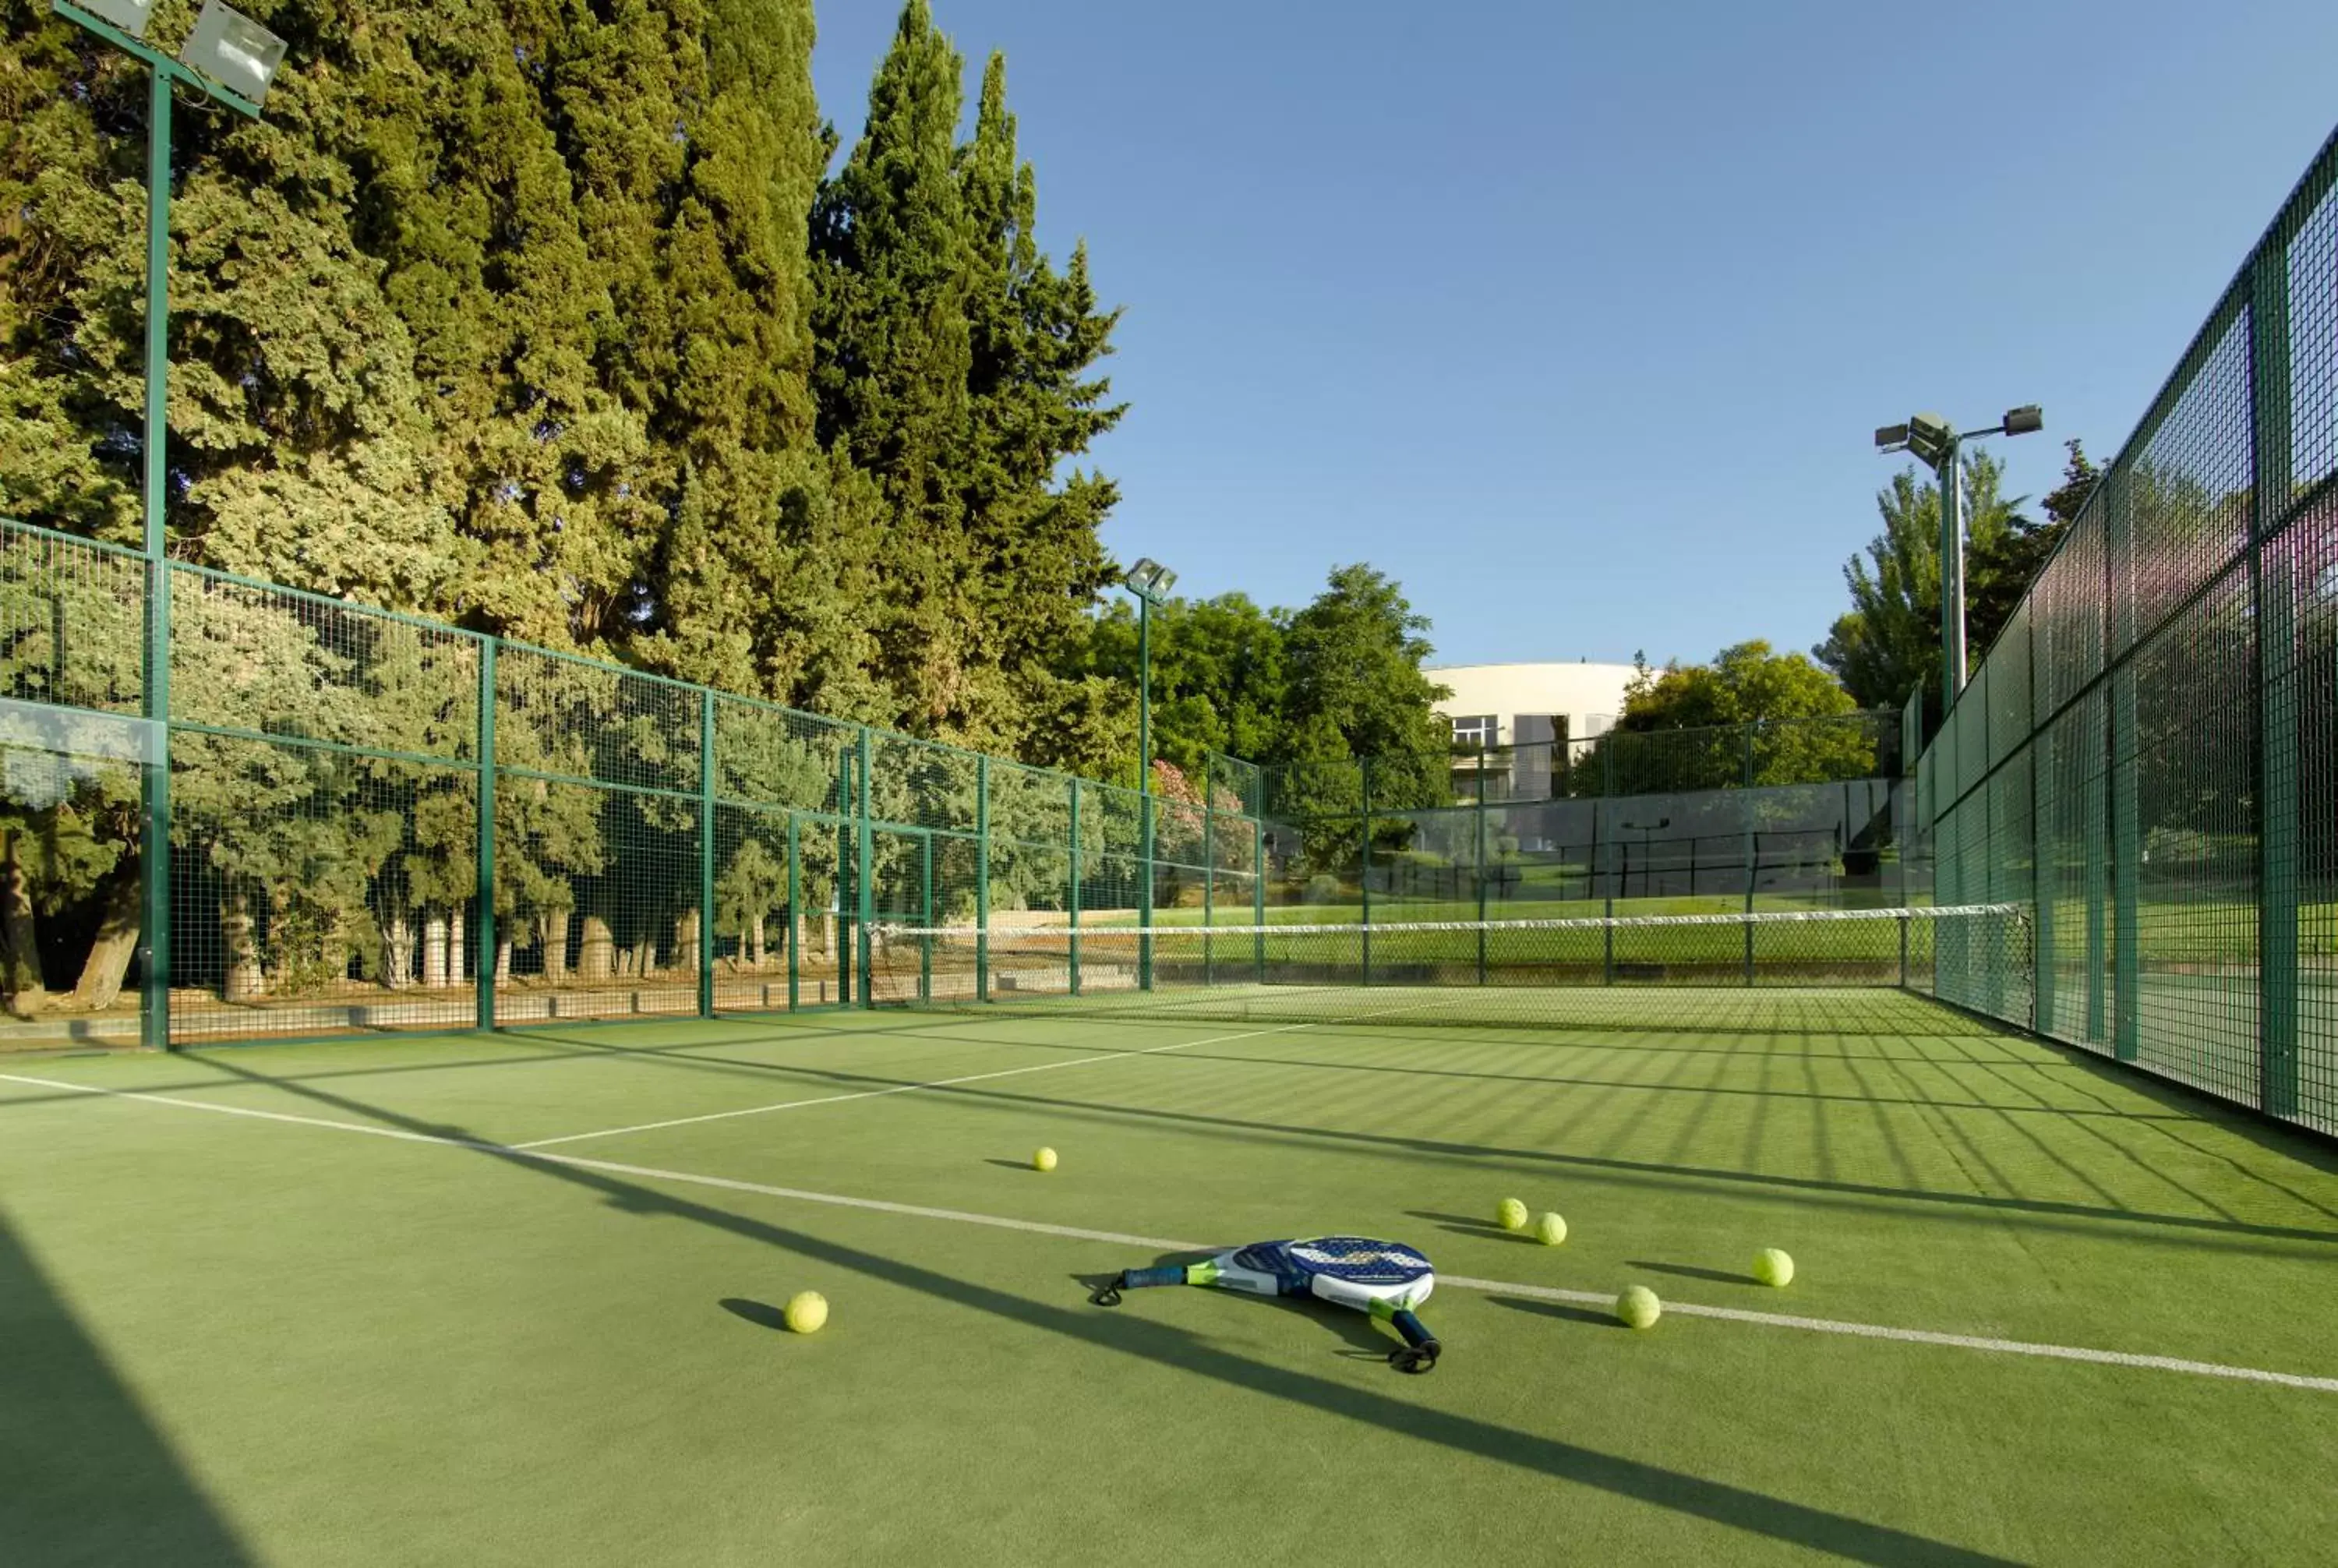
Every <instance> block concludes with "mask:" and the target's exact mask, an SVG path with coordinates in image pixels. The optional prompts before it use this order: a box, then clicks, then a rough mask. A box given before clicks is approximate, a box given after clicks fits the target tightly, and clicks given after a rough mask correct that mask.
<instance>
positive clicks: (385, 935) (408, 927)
mask: <svg viewBox="0 0 2338 1568" xmlns="http://www.w3.org/2000/svg"><path fill="white" fill-rule="evenodd" d="M381 983H382V984H383V985H387V986H388V987H389V988H390V989H391V990H393V991H403V990H405V989H406V988H407V987H408V985H413V984H414V921H413V918H412V916H409V915H408V914H407V912H406V911H405V910H403V909H401V910H399V911H398V913H397V914H395V915H392V916H390V917H389V918H388V919H387V920H385V921H383V922H382V925H381Z"/></svg>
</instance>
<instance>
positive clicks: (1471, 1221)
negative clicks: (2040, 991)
mask: <svg viewBox="0 0 2338 1568" xmlns="http://www.w3.org/2000/svg"><path fill="white" fill-rule="evenodd" d="M1437 1003H1438V998H1437V997H1436V996H1435V995H1434V994H1432V993H1430V992H1427V991H1408V990H1407V989H1406V988H1403V987H1400V986H1399V987H1390V988H1389V989H1388V990H1386V991H1385V992H1384V993H1379V994H1376V995H1373V996H1372V997H1370V999H1369V1005H1358V1006H1357V1007H1356V1008H1355V1009H1354V1010H1353V1011H1352V1012H1351V1014H1348V1015H1345V1016H1341V1017H1338V1018H1336V1019H1330V1020H1325V1021H1308V1020H1307V1019H1304V1018H1302V1019H1301V1020H1300V1021H1297V1022H1278V1021H1277V1020H1276V1019H1275V1018H1273V1017H1272V1016H1259V1017H1253V1018H1249V1019H1223V1018H1213V1019H1203V1018H1179V1017H1175V1016H1174V1015H1170V1016H1157V1017H1141V1016H1116V1015H1109V1014H1081V1013H1077V1012H1071V1011H1067V1012H1065V1013H1063V1014H1056V1015H1029V1014H1020V1013H1013V1012H1008V1013H1004V1014H984V1013H982V1012H979V1011H968V1012H965V1013H939V1014H922V1013H902V1012H893V1011H874V1012H864V1011H850V1012H836V1013H829V1014H806V1015H799V1016H794V1017H790V1018H784V1019H779V1020H771V1021H762V1020H719V1021H712V1022H707V1021H697V1020H691V1021H683V1022H672V1023H649V1024H632V1025H617V1026H592V1025H577V1026H573V1027H567V1028H562V1027H557V1026H554V1027H545V1028H541V1029H534V1030H528V1031H524V1032H516V1033H506V1034H496V1035H464V1036H447V1037H427V1038H416V1037H403V1038H395V1039H385V1040H373V1041H368V1040H354V1041H343V1042H336V1043H329V1044H285V1045H264V1046H246V1047H236V1048H228V1049H221V1050H212V1051H199V1052H186V1053H182V1054H175V1055H168V1056H165V1055H136V1056H123V1055H88V1056H70V1055H65V1056H59V1055H49V1056H40V1057H30V1056H24V1057H17V1058H15V1059H13V1060H9V1061H5V1062H0V1194H5V1202H0V1220H5V1232H4V1233H0V1322H5V1326H6V1334H5V1343H6V1344H7V1345H8V1347H9V1350H8V1355H7V1360H8V1364H9V1366H10V1367H11V1374H10V1377H9V1379H8V1384H9V1389H8V1397H7V1398H6V1399H5V1403H0V1455H5V1475H6V1477H7V1481H8V1485H6V1487H5V1490H0V1541H5V1542H6V1543H7V1544H8V1547H7V1550H6V1551H5V1553H0V1555H5V1557H7V1558H8V1560H10V1561H12V1562H22V1563H42V1564H53V1563H127V1562H172V1563H323V1562H332V1563H484V1562H496V1563H584V1562H594V1563H616V1562H625V1563H724V1562H746V1561H751V1560H752V1561H754V1562H759V1563H771V1562H786V1561H791V1560H815V1561H840V1560H852V1561H861V1562H872V1563H874V1562H912V1561H914V1562H919V1563H957V1562H966V1563H997V1562H1008V1561H1021V1560H1027V1559H1030V1558H1033V1557H1046V1558H1048V1559H1055V1560H1061V1559H1065V1558H1068V1557H1071V1556H1073V1555H1075V1554H1076V1553H1089V1554H1092V1555H1093V1556H1094V1557H1095V1558H1096V1559H1098V1560H1131V1561H1146V1560H1150V1561H1174V1562H1187V1561H1201V1560H1205V1559H1207V1560H1223V1559H1225V1558H1228V1557H1237V1558H1242V1559H1245V1560H1252V1561H1291V1560H1295V1559H1299V1558H1301V1557H1309V1558H1316V1557H1322V1556H1326V1555H1329V1556H1335V1557H1344V1558H1350V1559H1352V1560H1354V1561H1357V1562H1360V1563H1381V1562H1393V1561H1405V1562H1440V1563H1442V1562H1451V1563H1462V1562H1476V1563H1486V1562H1592V1561H1598V1562H1616V1561H1637V1562H1649V1563H1677V1562H1697V1563H1791V1562H1804V1561H1828V1560H1834V1561H1852V1562H1862V1563H1999V1562H2024V1563H2027V1562H2053V1563H2134V1562H2138V1561H2140V1562H2170V1563H2173V1562H2185V1563H2206V1562H2302V1561H2308V1560H2313V1559H2314V1558H2315V1557H2316V1556H2318V1554H2319V1553H2321V1552H2322V1551H2323V1549H2324V1545H2325V1544H2326V1543H2324V1542H2323V1536H2324V1535H2325V1534H2326V1530H2327V1526H2328V1523H2329V1485H2328V1482H2329V1477H2330V1476H2331V1475H2333V1473H2338V1337H2333V1334H2332V1332H2331V1329H2332V1321H2331V1318H2330V1314H2329V1311H2328V1287H2327V1281H2328V1279H2329V1273H2330V1269H2331V1266H2332V1262H2333V1259H2338V1158H2333V1154H2332V1152H2331V1150H2330V1147H2329V1146H2328V1145H2327V1144H2326V1143H2323V1142H2316V1141H2314V1140H2313V1139H2311V1138H2310V1137H2308V1136H2306V1135H2304V1134H2302V1133H2292V1132H2285V1131H2283V1130H2280V1129H2277V1128H2274V1127H2273V1126H2271V1125H2270V1124H2268V1123H2266V1122H2264V1121H2262V1120H2260V1119H2257V1118H2254V1117H2252V1116H2249V1115H2247V1114H2245V1113H2244V1112H2239V1111H2235V1110H2226V1109H2225V1108H2222V1107H2219V1106H2217V1105H2215V1103H2212V1102H2209V1101H2207V1100H2205V1099H2203V1098H2200V1097H2197V1096H2195V1095H2192V1094H2190V1093H2185V1092H2182V1091H2178V1090H2175V1089H2171V1088H2166V1087H2163V1086H2161V1085H2159V1084H2157V1083H2154V1082H2152V1081H2150V1080H2147V1079H2145V1078H2143V1077H2140V1076H2138V1075H2137V1074H2134V1073H2128V1072H2125V1071H2121V1070H2119V1069H2117V1068H2115V1067H2113V1066H2111V1065H2108V1064H2106V1063H2098V1062H2096V1061H2094V1060H2090V1059H2088V1058H2087V1057H2084V1056H2082V1055H2081V1054H2078V1053H2076V1052H2071V1051H2067V1050H2064V1049H2061V1048H2058V1047H2055V1046H2050V1045H2048V1044H2041V1043H2039V1042H2038V1041H2036V1040H2034V1039H2032V1038H2029V1037H2027V1036H2024V1035H2020V1034H2014V1033H2011V1032H2003V1031H1999V1030H1998V1029H1997V1028H1996V1027H1995V1026H1993V1025H1991V1024H1986V1023H1983V1022H1979V1021H1977V1020H1976V1019H1975V1018H1974V1017H1972V1016H1971V1015H1970V1014H1964V1013H1961V1012H1959V1011H1956V1010H1953V1009H1950V1008H1949V1007H1946V1006H1943V1005H1939V1004H1936V1003H1934V1002H1932V1001H1930V1000H1929V999H1927V998H1924V997H1920V996H1917V995H1911V994H1908V993H1905V992H1901V991H1897V990H1890V989H1881V990H1872V991H1839V990H1826V991H1821V990H1808V991H1805V990H1797V989H1793V988H1776V989H1768V990H1762V991H1744V990H1738V991H1724V990H1711V991H1703V990H1694V989H1670V990H1663V991H1640V992H1635V991H1630V990H1625V989H1616V990H1603V989H1596V988H1594V989H1587V990H1580V991H1572V992H1567V993H1554V994H1552V995H1551V996H1550V999H1549V1007H1548V1021H1547V1023H1546V1024H1543V1025H1540V1026H1526V1025H1522V1024H1509V1025H1506V1026H1503V1027H1498V1028H1486V1027H1477V1028H1460V1027H1452V1026H1448V1025H1442V1024H1439V1022H1438V1021H1437V1020H1438V1007H1437ZM1043 1145H1044V1146H1049V1147H1053V1148H1055V1149H1056V1150H1057V1151H1058V1152H1059V1153H1060V1155H1061V1165H1060V1167H1059V1168H1058V1169H1057V1170H1056V1171H1053V1172H1051V1173H1047V1174H1041V1173H1039V1172H1037V1171H1034V1170H1033V1169H1031V1167H1030V1157H1031V1154H1032V1152H1033V1151H1034V1150H1035V1149H1036V1148H1037V1147H1039V1146H1043ZM1513 1196H1515V1197H1517V1198H1518V1199H1520V1200H1522V1201H1525V1202H1526V1203H1527V1204H1528V1207H1529V1208H1530V1209H1531V1210H1535V1211H1537V1212H1540V1211H1543V1210H1553V1211H1557V1212H1558V1213H1560V1214H1562V1215H1564V1217H1565V1219H1566V1220H1567V1226H1568V1235H1567V1240H1566V1241H1565V1243H1564V1244H1563V1245H1560V1246H1557V1247H1547V1246H1544V1245H1541V1244H1539V1243H1538V1242H1537V1241H1536V1240H1533V1239H1532V1238H1531V1237H1530V1236H1528V1237H1523V1238H1522V1237H1519V1236H1517V1235H1513V1234H1510V1233H1508V1232H1505V1231H1503V1230H1500V1229H1499V1228H1498V1227H1497V1226H1496V1225H1495V1224H1494V1222H1493V1215H1494V1210H1495V1206H1496V1204H1497V1203H1498V1201H1500V1200H1502V1199H1503V1198H1505V1197H1513ZM1337 1231H1348V1232H1353V1233H1356V1234H1361V1235H1365V1236H1383V1237H1390V1238H1396V1239H1400V1240H1406V1241H1409V1242H1410V1243H1411V1244H1412V1245H1414V1246H1416V1247H1418V1248H1419V1249H1421V1250H1423V1251H1425V1252H1427V1253H1428V1254H1429V1257H1430V1258H1431V1259H1433V1260H1434V1262H1435V1264H1436V1267H1437V1270H1438V1276H1439V1287H1438V1289H1437V1290H1436V1293H1435V1295H1434V1296H1433V1298H1432V1299H1430V1300H1429V1302H1428V1303H1426V1305H1425V1306H1424V1307H1423V1308H1421V1315H1422V1316H1423V1318H1426V1319H1427V1320H1428V1321H1429V1323H1430V1324H1431V1325H1432V1326H1433V1327H1434V1328H1435V1330H1436V1331H1437V1333H1438V1334H1439V1337H1440V1338H1441V1340H1442V1342H1443V1346H1444V1356H1443V1358H1442V1360H1441V1361H1440V1362H1439V1365H1438V1366H1437V1367H1436V1369H1435V1371H1434V1373H1433V1375H1429V1376H1422V1377H1404V1376H1401V1375H1400V1374H1398V1373H1397V1372H1395V1371H1393V1370H1391V1369H1390V1366H1389V1365H1388V1363H1387V1359H1386V1357H1387V1353H1388V1351H1389V1350H1390V1348H1393V1346H1394V1345H1395V1340H1394V1338H1392V1336H1390V1333H1389V1331H1388V1329H1387V1328H1385V1327H1383V1326H1381V1325H1380V1324H1378V1323H1375V1322H1374V1321H1372V1320H1371V1319H1370V1318H1368V1317H1366V1316H1364V1315H1362V1314H1360V1313H1355V1312H1345V1311H1340V1310H1337V1309H1334V1308H1326V1307H1323V1306H1320V1305H1311V1304H1306V1303H1286V1302H1281V1301H1275V1300H1264V1299H1248V1298H1243V1297H1239V1296H1234V1295H1231V1294H1227V1293H1223V1292H1220V1291H1213V1290H1203V1289H1162V1290H1148V1291H1143V1292H1134V1293H1131V1294H1130V1295H1129V1296H1128V1298H1127V1299H1125V1301H1124V1302H1123V1304H1122V1305H1120V1306H1119V1307H1118V1308H1111V1309H1106V1308H1100V1307H1096V1306H1093V1305H1091V1304H1090V1300H1089V1291H1090V1289H1091V1287H1092V1286H1093V1285H1094V1283H1095V1281H1096V1280H1098V1279H1102V1278H1107V1277H1109V1276H1111V1275H1112V1274H1114V1273H1115V1271H1117V1270H1120V1269H1125V1268H1131V1267H1136V1266H1141V1265H1147V1264H1152V1263H1154V1262H1157V1261H1161V1260H1164V1259H1172V1258H1174V1257H1177V1256H1180V1255H1183V1256H1193V1255H1195V1254H1197V1253H1199V1252H1200V1251H1203V1250H1210V1249H1215V1248H1219V1247H1224V1246H1231V1245H1234V1244H1237V1243H1242V1242H1247V1241H1251V1240H1260V1239H1264V1238H1277V1237H1287V1236H1292V1235H1294V1234H1308V1233H1322V1232H1337ZM1766 1246H1775V1247H1780V1248H1783V1249H1785V1250H1787V1251H1789V1252H1791V1253H1792V1254H1793V1258H1794V1259H1795V1260H1796V1262H1797V1265H1798V1273H1797V1275H1796V1278H1795V1279H1794V1280H1793V1283H1792V1284H1791V1285H1790V1286H1789V1287H1787V1288H1785V1289H1769V1288H1767V1287H1764V1286H1763V1285H1760V1284H1757V1283H1755V1282H1754V1280H1753V1279H1752V1277H1751V1274H1750V1266H1751V1263H1752V1259H1753V1254H1754V1252H1755V1251H1756V1250H1757V1249H1760V1248H1763V1247H1766ZM1629 1284H1641V1285H1645V1286H1647V1287H1650V1288H1651V1289H1654V1290H1655V1291H1656V1293H1657V1294H1658V1295H1659V1296H1661V1297H1662V1298H1663V1299H1664V1301H1665V1315H1664V1317H1663V1318H1662V1319H1661V1321H1660V1322H1658V1323H1657V1324H1656V1325H1655V1327H1654V1328H1650V1329H1647V1330H1645V1331H1639V1332H1636V1331H1634V1330H1631V1329H1628V1328H1624V1327H1623V1326H1622V1325H1620V1324H1619V1323H1618V1322H1617V1321H1616V1318H1615V1316H1614V1313H1613V1311H1612V1303H1613V1301H1614V1299H1615V1296H1616V1292H1617V1291H1618V1290H1620V1289H1623V1288H1624V1287H1626V1285H1629ZM804 1289H812V1290H817V1291H819V1292H820V1293H821V1294H823V1295H824V1296H825V1297H826V1298H827V1299H828V1300H829V1302H830V1308H831V1312H832V1316H831V1318H830V1321H829V1323H828V1325H827V1327H826V1328H824V1329H823V1330H821V1331H820V1332H819V1333H817V1334H812V1335H799V1334H791V1333H789V1332H786V1331H784V1329H783V1328H781V1326H780V1308H781V1304H782V1303H783V1302H784V1301H786V1300H787V1299H788V1298H789V1297H790V1296H791V1295H792V1294H794V1293H795V1292H797V1291H799V1290H804Z"/></svg>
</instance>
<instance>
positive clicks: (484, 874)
mask: <svg viewBox="0 0 2338 1568" xmlns="http://www.w3.org/2000/svg"><path fill="white" fill-rule="evenodd" d="M478 763H479V789H478V800H479V848H478V853H477V856H476V871H477V874H478V889H477V897H476V902H477V904H478V906H479V911H478V917H477V918H476V920H474V921H473V922H472V924H473V925H474V926H476V927H477V928H478V933H479V978H478V983H477V985H476V986H474V987H473V990H472V995H474V996H475V997H476V1000H477V1004H478V1013H477V1014H476V1025H477V1027H479V1028H481V1029H493V1028H494V1027H495V1026H496V640H495V639H494V638H492V637H482V638H480V639H479V755H478ZM462 961H463V956H462V955H461V954H459V953H458V954H457V955H456V956H455V962H456V963H457V964H460V963H461V962H462Z"/></svg>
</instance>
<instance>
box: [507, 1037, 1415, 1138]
mask: <svg viewBox="0 0 2338 1568" xmlns="http://www.w3.org/2000/svg"><path fill="white" fill-rule="evenodd" d="M1434 1005H1436V1004H1434V1003H1430V1002H1422V1003H1417V1004H1415V1005H1411V1006H1407V1007H1382V1008H1379V1009H1377V1010H1375V1011H1373V1012H1370V1013H1360V1014H1356V1018H1357V1019H1364V1018H1385V1017H1387V1016H1388V1015H1389V1014H1392V1013H1418V1012H1419V1011H1420V1010H1421V1009H1422V1008H1423V1007H1430V1006H1434ZM1354 1021H1355V1020H1351V1019H1341V1020H1338V1022H1341V1023H1350V1022H1354ZM1329 1022H1331V1020H1327V1019H1321V1018H1311V1019H1309V1020H1307V1021H1306V1022H1305V1023H1302V1024H1276V1025H1275V1026H1274V1027H1273V1028H1272V1029H1249V1030H1244V1031H1243V1033H1242V1034H1213V1035H1211V1036H1210V1037H1209V1038H1208V1039H1206V1040H1180V1041H1178V1042H1177V1043H1176V1044H1172V1045H1148V1046H1146V1047H1145V1048H1144V1050H1142V1051H1104V1052H1099V1053H1098V1054H1095V1055H1094V1056H1073V1057H1069V1058H1066V1060H1064V1061H1060V1062H1038V1063H1032V1064H1031V1065H1030V1066H1027V1067H1003V1068H1001V1069H999V1070H998V1071H997V1072H996V1073H966V1074H964V1075H962V1076H960V1077H957V1078H933V1079H928V1081H927V1082H925V1083H895V1084H892V1085H890V1086H889V1087H887V1088H883V1089H856V1090H853V1091H852V1092H851V1093H845V1094H821V1095H818V1096H815V1097H814V1098H812V1099H810V1100H782V1101H781V1102H780V1103H777V1104H775V1105H748V1106H744V1107H742V1108H741V1109H739V1110H736V1111H709V1112H705V1113H704V1114H703V1115H699V1116H672V1117H668V1118H667V1119H666V1120H665V1121H663V1122H635V1123H634V1125H632V1126H630V1127H603V1128H599V1129H597V1130H595V1131H594V1132H567V1133H563V1134H562V1135H561V1136H559V1137H557V1138H536V1139H533V1140H531V1141H529V1142H526V1143H515V1144H513V1145H511V1147H513V1148H515V1149H549V1148H551V1147H552V1146H553V1145H554V1144H555V1143H582V1142H585V1140H586V1139H588V1138H619V1137H623V1136H624V1134H626V1133H628V1132H657V1131H658V1130H660V1129H661V1128H665V1127H693V1126H696V1125H697V1124H698V1123H699V1122H728V1121H731V1120H732V1119H733V1118H735V1117H740V1116H764V1115H769V1114H770V1113H771V1112H774V1111H801V1110H802V1109H803V1108H804V1107H805V1106H807V1105H836V1104H840V1103H843V1102H845V1101H847V1100H878V1099H881V1098H883V1097H884V1096H885V1095H888V1094H914V1093H917V1092H918V1091H919V1090H920V1089H948V1088H950V1087H951V1086H953V1085H955V1084H958V1083H988V1082H989V1081H990V1080H992V1079H994V1078H1015V1077H1019V1076H1021V1075H1022V1074H1024V1073H1053V1072H1055V1071H1056V1069H1057V1068H1059V1067H1085V1066H1086V1065H1088V1064H1089V1063H1092V1062H1116V1061H1119V1060H1121V1059H1122V1058H1124V1057H1129V1056H1158V1055H1160V1054H1162V1053H1163V1052H1164V1051H1191V1050H1193V1049H1194V1047H1195V1046H1197V1045H1223V1044H1226V1043H1227V1042H1228V1041H1230V1040H1255V1039H1257V1038H1259V1037H1260V1036H1261V1035H1262V1034H1289V1033H1291V1032H1292V1030H1294V1029H1314V1028H1320V1027H1321V1026H1322V1025H1323V1024H1326V1023H1329Z"/></svg>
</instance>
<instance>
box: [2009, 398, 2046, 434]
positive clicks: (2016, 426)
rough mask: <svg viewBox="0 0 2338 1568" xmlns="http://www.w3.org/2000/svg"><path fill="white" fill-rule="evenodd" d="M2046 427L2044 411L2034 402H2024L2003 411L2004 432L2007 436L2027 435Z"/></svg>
mask: <svg viewBox="0 0 2338 1568" xmlns="http://www.w3.org/2000/svg"><path fill="white" fill-rule="evenodd" d="M2044 428H2046V412H2045V410H2044V409H2042V408H2040V407H2038V405H2037V404H2035V403H2025V404H2023V405H2022V406H2021V407H2019V408H2009V409H2007V410H2006V411H2005V433H2006V434H2007V435H2008V436H2028V435H2030V434H2032V433H2034V432H2036V431H2039V430H2043V429H2044Z"/></svg>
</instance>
